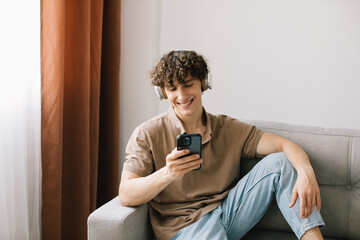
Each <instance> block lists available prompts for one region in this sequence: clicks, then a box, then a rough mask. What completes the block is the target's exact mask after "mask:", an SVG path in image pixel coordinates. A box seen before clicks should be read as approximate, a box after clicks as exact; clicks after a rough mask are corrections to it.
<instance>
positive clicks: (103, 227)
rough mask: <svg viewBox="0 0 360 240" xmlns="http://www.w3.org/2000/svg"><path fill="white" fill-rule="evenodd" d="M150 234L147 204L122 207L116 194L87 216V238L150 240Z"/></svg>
mask: <svg viewBox="0 0 360 240" xmlns="http://www.w3.org/2000/svg"><path fill="white" fill-rule="evenodd" d="M152 236H153V233H152V230H151V226H150V222H149V220H148V208H147V204H143V205H141V206H139V207H124V206H122V205H121V203H120V200H119V197H118V196H117V197H115V198H114V199H112V200H111V201H109V202H107V203H106V204H104V205H103V206H101V207H100V208H98V209H96V210H95V211H94V212H92V213H91V214H90V216H89V217H88V239H89V240H103V239H107V240H115V239H116V240H128V239H139V240H142V239H144V240H148V239H149V240H150V239H152Z"/></svg>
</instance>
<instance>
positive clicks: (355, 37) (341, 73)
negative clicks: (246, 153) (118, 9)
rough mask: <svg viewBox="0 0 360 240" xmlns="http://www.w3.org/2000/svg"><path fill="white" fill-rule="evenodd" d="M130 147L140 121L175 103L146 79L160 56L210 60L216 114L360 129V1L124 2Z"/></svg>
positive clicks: (124, 113)
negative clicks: (186, 54)
mask: <svg viewBox="0 0 360 240" xmlns="http://www.w3.org/2000/svg"><path fill="white" fill-rule="evenodd" d="M122 4H123V5H122V9H123V13H122V59H121V61H122V65H121V86H122V90H121V91H122V92H121V96H122V99H121V130H122V134H121V137H122V138H121V140H122V143H121V144H122V145H121V147H122V150H123V149H124V147H125V144H126V142H127V140H128V138H129V136H130V134H131V132H132V130H133V129H134V128H135V127H136V126H137V125H138V124H139V123H141V122H143V121H145V120H147V119H148V118H150V117H151V116H154V115H156V114H157V113H160V112H163V111H165V110H166V109H167V107H168V104H167V103H166V102H163V103H160V102H159V101H158V100H157V99H156V98H155V93H154V92H153V89H152V87H151V86H150V85H149V84H148V82H149V78H148V71H149V70H150V68H151V67H152V66H153V65H154V64H155V63H156V61H157V60H158V59H159V57H160V56H161V55H162V54H165V53H167V52H168V51H170V50H173V49H193V50H196V51H197V52H199V53H202V54H203V55H204V56H205V58H206V59H208V61H209V65H210V71H212V75H213V78H214V88H213V90H210V91H208V92H206V93H205V94H204V95H203V97H204V105H205V107H206V109H207V110H208V111H209V112H212V113H224V114H228V115H231V116H234V117H237V118H244V119H261V120H271V121H280V122H286V123H294V124H302V125H312V126H322V127H338V128H357V129H360V107H359V105H358V104H359V103H360V95H359V94H358V92H359V90H360V27H359V26H360V1H357V0H352V1H351V0H301V1H300V0H273V1H269V0H247V1H240V0H221V1H220V0H174V1H164V0H162V1H156V0H152V1H149V0H136V1H134V0H123V2H122Z"/></svg>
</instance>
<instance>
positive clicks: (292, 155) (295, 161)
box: [281, 140, 313, 174]
mask: <svg viewBox="0 0 360 240" xmlns="http://www.w3.org/2000/svg"><path fill="white" fill-rule="evenodd" d="M281 146H282V151H283V152H284V153H285V154H286V156H287V157H288V159H289V161H290V162H291V164H292V165H293V166H294V168H295V169H296V171H297V172H298V173H299V174H302V173H304V172H307V173H313V168H312V167H311V164H310V160H309V157H308V156H307V154H306V153H305V151H304V150H303V149H302V148H301V147H300V146H299V145H297V144H296V143H294V142H291V141H290V140H286V141H284V142H283V143H282V144H281Z"/></svg>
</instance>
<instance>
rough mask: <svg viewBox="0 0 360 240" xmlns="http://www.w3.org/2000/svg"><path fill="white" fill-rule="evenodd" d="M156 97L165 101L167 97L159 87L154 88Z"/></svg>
mask: <svg viewBox="0 0 360 240" xmlns="http://www.w3.org/2000/svg"><path fill="white" fill-rule="evenodd" d="M154 89H155V93H156V95H157V96H158V97H159V98H160V100H163V99H167V95H166V92H165V89H164V88H161V87H159V86H154Z"/></svg>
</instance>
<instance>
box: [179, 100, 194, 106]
mask: <svg viewBox="0 0 360 240" xmlns="http://www.w3.org/2000/svg"><path fill="white" fill-rule="evenodd" d="M190 102H191V100H190V101H188V102H185V103H179V104H180V105H182V106H186V105H189V104H190Z"/></svg>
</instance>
